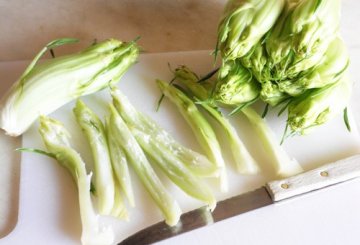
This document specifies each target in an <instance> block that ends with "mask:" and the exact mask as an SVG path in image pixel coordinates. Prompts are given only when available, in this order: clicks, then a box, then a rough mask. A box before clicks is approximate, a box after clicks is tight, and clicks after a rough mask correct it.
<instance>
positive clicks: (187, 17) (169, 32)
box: [0, 0, 360, 237]
mask: <svg viewBox="0 0 360 245" xmlns="http://www.w3.org/2000/svg"><path fill="white" fill-rule="evenodd" d="M225 2H226V1H224V0H182V1H180V0H174V1H166V0H147V1H144V0H121V1H116V0H107V1H101V0H87V1H83V0H82V1H81V0H80V1H71V0H63V1H56V0H49V1H35V0H27V1H26V0H16V1H1V0H0V16H1V17H0V32H1V35H0V43H1V45H0V62H5V61H12V60H26V59H31V58H32V57H33V56H34V54H35V53H36V52H37V51H38V50H39V49H40V48H41V47H42V46H43V45H44V44H45V43H47V42H48V41H49V40H52V39H55V38H60V37H64V36H67V37H76V38H79V39H80V40H81V43H80V44H78V45H74V46H68V47H62V48H59V49H58V50H56V53H57V54H61V53H66V52H69V51H72V50H75V49H78V48H80V47H83V46H87V45H88V44H89V43H91V42H92V41H93V40H94V39H98V40H102V39H105V38H109V37H114V38H119V39H122V40H131V39H134V38H136V37H137V36H141V39H140V41H139V43H140V45H141V46H142V47H143V49H144V51H145V52H168V51H184V50H208V49H212V48H213V47H214V45H215V42H216V28H217V22H218V20H219V17H220V16H221V12H222V9H223V6H224V4H225ZM342 6H343V9H342V20H341V33H342V36H343V38H344V40H345V42H346V44H347V46H348V48H349V50H350V56H351V57H357V59H355V58H353V59H352V64H351V71H352V77H353V79H354V81H357V80H359V79H360V72H359V70H358V69H356V68H357V67H360V60H359V58H358V57H360V35H359V34H358V31H359V27H358V23H359V20H360V1H357V0H344V1H343V2H342ZM0 77H1V74H0ZM359 86H360V85H358V84H355V85H354V96H353V98H352V105H353V109H354V111H355V119H356V121H357V124H358V125H360V105H359V104H360V103H358V100H359V99H358V98H360V97H359V96H360V88H359ZM19 145H20V139H19V138H9V137H6V136H4V135H3V134H0V146H1V147H0V162H1V165H2V169H3V170H4V171H1V173H0V186H2V195H1V196H0V237H2V236H4V235H6V234H8V233H9V232H10V231H11V230H12V228H13V227H14V226H15V224H16V218H17V205H18V179H19V167H20V166H19V162H20V160H19V155H17V154H14V153H12V152H13V149H15V148H16V147H18V146H19ZM5 170H6V171H5Z"/></svg>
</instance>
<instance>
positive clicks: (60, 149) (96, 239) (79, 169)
mask: <svg viewBox="0 0 360 245" xmlns="http://www.w3.org/2000/svg"><path fill="white" fill-rule="evenodd" d="M39 131H40V135H41V137H42V139H43V141H44V144H45V146H46V148H47V150H48V152H49V153H51V154H53V155H54V156H55V158H56V159H57V161H58V162H59V164H61V165H62V166H64V167H65V168H66V169H67V170H68V171H69V172H70V173H71V175H72V176H73V178H74V180H75V182H76V184H77V188H78V194H79V204H80V215H81V223H82V235H81V242H82V244H84V245H88V244H96V245H110V244H113V242H114V233H113V230H112V228H111V227H108V226H104V225H102V224H100V223H99V220H98V215H96V213H95V211H94V209H93V206H92V203H91V197H90V181H91V174H89V175H87V173H86V169H85V163H84V162H83V160H82V159H81V157H80V155H79V154H78V153H77V152H76V151H75V150H73V149H72V148H71V146H70V143H69V141H68V140H69V137H70V135H69V133H68V132H67V131H66V129H65V128H64V126H63V125H62V124H61V123H60V122H59V121H56V120H54V119H51V118H48V117H45V116H41V117H40V127H39Z"/></svg>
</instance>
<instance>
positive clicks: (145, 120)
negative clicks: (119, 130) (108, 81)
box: [111, 87, 218, 177]
mask: <svg viewBox="0 0 360 245" xmlns="http://www.w3.org/2000/svg"><path fill="white" fill-rule="evenodd" d="M111 95H112V98H113V104H114V106H115V108H116V109H117V111H118V112H119V114H120V115H121V117H122V118H123V119H124V120H125V121H126V124H127V125H131V126H132V127H136V128H137V129H139V130H141V131H142V132H144V133H146V134H148V135H151V137H154V138H155V140H156V141H157V142H158V143H159V144H162V145H163V147H166V148H167V149H168V150H170V151H171V153H172V154H173V155H174V156H176V157H177V158H178V159H179V160H181V161H182V163H183V164H185V165H186V166H187V167H188V168H189V169H190V170H191V172H192V173H193V174H195V175H197V176H202V177H209V176H216V175H217V174H218V168H217V166H216V165H214V164H213V163H212V162H210V161H209V160H208V159H207V158H206V157H205V156H204V155H202V154H199V153H197V152H195V151H192V150H191V149H189V148H187V147H185V146H183V145H181V144H180V143H179V142H177V141H176V140H175V139H174V138H173V137H172V136H171V135H170V134H169V133H168V132H166V131H165V130H164V129H163V128H161V127H160V126H159V125H158V124H157V123H156V122H155V121H154V120H152V119H151V118H150V117H148V116H146V115H145V114H143V113H141V112H140V111H137V110H136V109H135V108H134V107H133V106H132V104H131V103H130V102H129V100H128V99H127V98H126V97H125V96H124V95H123V94H122V93H121V92H120V90H119V89H116V88H115V87H113V88H112V90H111Z"/></svg>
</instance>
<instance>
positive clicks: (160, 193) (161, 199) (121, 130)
mask: <svg viewBox="0 0 360 245" xmlns="http://www.w3.org/2000/svg"><path fill="white" fill-rule="evenodd" d="M109 127H110V128H111V131H112V132H113V133H114V136H115V137H114V138H115V139H116V140H118V142H119V145H121V146H122V149H123V151H124V152H125V154H126V156H127V159H128V160H129V164H131V166H132V167H133V169H134V170H135V172H136V174H137V176H138V177H139V178H140V180H141V182H142V184H143V186H144V187H145V189H146V190H147V191H148V193H149V194H150V196H151V198H152V199H153V200H154V201H155V203H156V205H157V206H158V207H159V208H160V210H161V212H162V213H163V215H164V217H165V221H166V223H167V224H168V225H170V226H173V225H176V224H177V223H178V221H179V218H180V215H181V210H180V207H179V205H178V204H177V202H176V201H175V200H174V199H173V198H172V196H171V195H170V194H169V193H168V192H167V190H166V189H165V187H164V185H163V184H162V183H161V181H160V179H159V178H158V176H157V175H156V173H155V172H154V170H153V168H152V167H151V165H150V163H149V162H148V160H147V158H146V156H145V154H144V152H143V150H142V149H141V147H140V146H139V144H138V143H137V141H136V139H135V138H134V136H133V135H132V134H131V132H130V130H129V128H128V127H127V125H126V124H125V122H124V121H123V119H122V118H121V117H120V115H119V114H118V112H117V111H116V109H115V108H114V106H113V105H110V117H109Z"/></svg>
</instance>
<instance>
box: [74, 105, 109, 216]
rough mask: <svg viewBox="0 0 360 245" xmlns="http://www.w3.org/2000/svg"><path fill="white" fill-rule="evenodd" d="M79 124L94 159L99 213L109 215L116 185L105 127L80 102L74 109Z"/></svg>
mask: <svg viewBox="0 0 360 245" xmlns="http://www.w3.org/2000/svg"><path fill="white" fill-rule="evenodd" d="M73 111H74V114H75V117H76V121H77V123H78V124H79V125H80V127H81V129H82V131H83V133H84V134H85V136H86V139H87V141H88V142H89V144H90V148H91V152H92V155H93V159H94V182H93V183H94V186H95V189H96V196H97V201H98V209H99V213H100V214H103V215H109V214H110V213H111V210H112V208H113V205H114V195H115V190H114V188H115V184H114V179H113V171H112V167H111V160H110V154H109V148H108V145H107V140H106V135H105V130H104V126H103V124H102V122H101V120H100V119H99V117H98V116H97V115H96V114H95V113H94V112H93V111H92V110H91V109H90V108H89V107H87V106H86V105H85V103H84V102H82V101H81V100H78V101H77V102H76V106H75V108H74V110H73Z"/></svg>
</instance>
